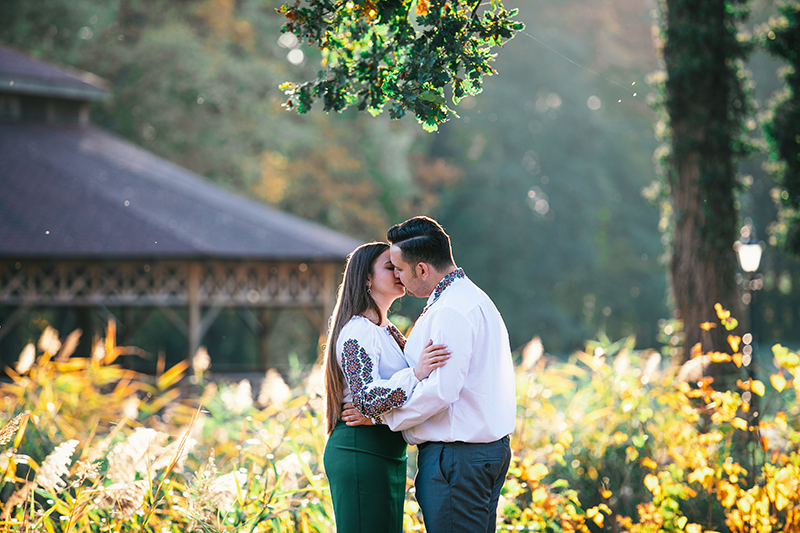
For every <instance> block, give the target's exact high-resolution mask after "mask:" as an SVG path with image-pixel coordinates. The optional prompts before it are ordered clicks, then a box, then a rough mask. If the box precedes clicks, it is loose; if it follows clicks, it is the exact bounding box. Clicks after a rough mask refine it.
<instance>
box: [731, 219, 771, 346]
mask: <svg viewBox="0 0 800 533" xmlns="http://www.w3.org/2000/svg"><path fill="white" fill-rule="evenodd" d="M740 234H741V239H740V240H738V241H736V242H735V243H734V244H733V249H734V250H736V255H737V256H738V257H739V266H741V267H742V271H743V272H744V273H745V277H744V294H743V295H742V301H743V302H744V304H745V305H746V306H747V308H748V309H747V311H748V312H747V322H748V323H747V328H748V329H749V330H750V334H751V335H752V336H753V340H752V341H751V342H752V344H753V345H755V346H756V347H757V345H756V344H755V327H754V324H753V302H752V300H753V297H754V294H755V291H757V290H758V289H760V288H761V282H760V281H761V280H760V279H753V274H755V272H756V271H757V270H758V266H759V265H760V264H761V254H762V253H763V252H764V242H763V241H759V240H758V239H756V232H755V228H753V225H752V224H750V223H747V224H745V225H744V226H742V229H741V231H740ZM748 344H750V343H748Z"/></svg>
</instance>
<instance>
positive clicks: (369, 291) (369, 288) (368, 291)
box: [367, 285, 372, 294]
mask: <svg viewBox="0 0 800 533" xmlns="http://www.w3.org/2000/svg"><path fill="white" fill-rule="evenodd" d="M367 294H372V285H367Z"/></svg>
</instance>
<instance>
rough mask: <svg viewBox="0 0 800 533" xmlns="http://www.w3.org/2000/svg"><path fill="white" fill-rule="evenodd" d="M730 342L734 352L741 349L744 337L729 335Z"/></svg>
mask: <svg viewBox="0 0 800 533" xmlns="http://www.w3.org/2000/svg"><path fill="white" fill-rule="evenodd" d="M728 344H730V346H731V349H732V350H733V351H734V352H738V351H739V346H740V345H741V344H742V338H741V337H740V336H739V335H728Z"/></svg>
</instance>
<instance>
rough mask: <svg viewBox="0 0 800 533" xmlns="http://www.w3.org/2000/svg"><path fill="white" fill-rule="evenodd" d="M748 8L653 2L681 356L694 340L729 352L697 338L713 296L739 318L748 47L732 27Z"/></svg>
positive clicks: (702, 0) (665, 204)
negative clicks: (740, 163)
mask: <svg viewBox="0 0 800 533" xmlns="http://www.w3.org/2000/svg"><path fill="white" fill-rule="evenodd" d="M748 13H749V11H748V0H726V1H722V2H721V1H718V0H662V1H661V2H660V29H661V32H660V35H659V37H658V40H657V49H658V50H659V52H660V54H661V57H662V59H663V63H664V69H665V71H664V72H663V74H662V75H661V76H656V77H654V78H653V80H654V82H655V83H656V85H658V86H659V90H660V91H661V93H660V102H659V103H660V105H661V121H660V122H659V124H658V126H657V131H658V132H659V134H660V135H661V137H662V138H663V139H664V140H665V145H664V146H663V147H662V148H661V149H660V151H659V153H658V157H659V158H660V163H661V167H660V170H661V180H662V181H661V185H660V188H658V187H657V188H658V190H657V191H656V195H655V196H656V197H658V196H660V197H661V199H662V203H661V207H662V214H663V215H664V217H665V221H664V223H663V224H662V225H663V227H664V229H665V230H666V231H667V232H668V235H669V236H670V238H669V239H668V241H667V255H668V260H669V266H668V275H669V280H670V289H671V297H672V300H673V301H672V305H673V313H674V314H675V315H676V317H677V318H679V319H681V320H682V321H683V323H684V329H685V335H686V342H685V346H686V347H687V350H686V352H685V353H684V357H688V356H689V353H688V349H689V348H691V347H692V346H694V345H695V344H696V343H698V342H701V341H703V340H705V344H706V346H705V348H706V349H707V350H709V349H715V350H727V349H729V348H728V347H727V343H726V342H725V341H724V337H725V335H724V334H723V332H721V331H718V332H716V334H715V332H714V331H711V332H710V334H709V335H703V334H702V330H701V329H700V328H699V325H700V324H702V323H705V322H713V321H714V320H715V318H716V312H715V310H714V305H715V304H716V303H720V304H722V306H723V307H724V308H726V309H729V310H731V311H732V312H733V315H734V316H740V317H741V316H742V306H741V301H740V298H739V291H738V288H737V286H736V282H735V279H736V273H737V264H736V255H735V252H734V250H733V248H732V245H733V243H734V241H735V240H736V239H737V238H738V228H739V215H738V210H737V202H736V196H737V193H738V192H739V191H740V189H741V184H740V182H739V181H738V178H737V171H736V162H737V159H739V158H742V157H744V156H747V155H750V154H751V153H752V151H753V146H752V143H750V142H749V141H748V139H747V137H746V133H747V131H748V129H750V127H754V124H752V123H751V125H750V127H748V126H747V125H746V124H747V121H748V118H750V117H751V113H752V104H751V100H750V96H749V94H748V91H749V90H750V88H749V87H748V86H747V81H746V80H747V77H746V75H745V73H744V72H743V69H742V65H743V61H744V59H745V58H746V56H747V55H748V53H749V51H750V49H751V45H750V44H749V43H748V41H747V39H746V38H745V37H743V36H742V35H741V34H740V31H741V24H742V22H743V21H744V20H745V19H746V18H747V16H748ZM704 337H705V338H704Z"/></svg>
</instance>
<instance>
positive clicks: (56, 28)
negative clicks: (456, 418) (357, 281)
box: [0, 0, 800, 370]
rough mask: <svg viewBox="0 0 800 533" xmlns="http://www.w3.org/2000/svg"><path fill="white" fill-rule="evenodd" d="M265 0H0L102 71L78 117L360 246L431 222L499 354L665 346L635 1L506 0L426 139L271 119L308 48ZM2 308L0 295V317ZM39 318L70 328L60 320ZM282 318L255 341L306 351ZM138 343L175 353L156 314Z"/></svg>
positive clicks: (243, 354)
mask: <svg viewBox="0 0 800 533" xmlns="http://www.w3.org/2000/svg"><path fill="white" fill-rule="evenodd" d="M281 3H282V2H279V1H278V0H266V1H264V0H237V1H234V0H186V1H184V2H169V1H166V0H136V1H135V2H132V1H128V0H125V1H122V0H109V1H105V0H84V1H81V2H74V1H71V0H41V1H40V2H26V1H23V0H10V1H9V2H6V4H4V6H3V14H4V15H7V16H4V17H0V42H2V43H3V44H5V45H11V46H12V47H15V48H17V49H19V50H22V51H26V52H28V53H30V54H31V55H32V56H34V57H37V58H41V59H43V60H46V61H51V62H55V63H56V64H60V65H65V66H75V67H77V68H79V69H83V70H87V71H90V72H93V73H95V74H98V75H100V76H102V77H103V78H105V79H106V80H108V81H109V85H110V98H109V99H108V100H107V101H106V102H104V103H101V104H98V105H97V106H96V107H95V108H94V109H93V110H92V119H93V120H94V121H95V122H96V123H99V124H100V125H101V126H103V127H104V128H106V129H110V130H112V131H114V132H116V133H117V134H119V135H121V136H123V137H125V138H128V139H130V140H131V141H133V142H135V143H137V144H140V145H142V146H143V147H145V148H146V149H148V150H150V151H153V152H155V153H157V154H159V155H161V156H163V157H166V158H168V159H170V160H172V161H175V162H177V163H179V164H181V165H184V166H186V167H188V168H190V169H191V170H194V171H196V172H198V173H201V174H203V175H205V176H207V177H208V178H210V179H213V180H215V181H217V182H219V183H221V184H223V185H224V186H226V187H228V188H231V189H234V190H236V191H238V192H240V193H242V194H247V195H251V196H253V197H256V198H259V199H261V200H262V201H266V202H270V203H272V204H273V205H276V206H278V207H279V208H281V209H285V210H288V211H291V212H294V213H297V214H300V215H302V216H304V217H307V218H310V219H313V220H317V221H319V222H321V223H324V224H326V225H328V226H330V227H332V228H335V229H337V230H339V231H343V232H346V233H349V234H352V235H354V236H357V237H360V238H362V239H364V240H367V239H380V238H383V237H384V236H385V228H386V227H387V225H389V224H391V223H395V222H399V221H402V220H403V219H404V218H406V217H408V216H410V215H413V214H419V213H424V214H430V215H432V216H434V217H436V218H437V219H439V220H441V221H442V222H443V223H444V224H445V227H446V228H447V229H448V231H449V232H450V234H451V235H452V237H453V239H454V246H455V254H456V261H457V262H458V263H459V265H460V266H463V267H464V268H465V269H466V270H467V272H468V274H469V276H470V277H471V278H472V279H474V280H475V281H476V282H478V283H479V285H480V286H481V287H483V288H484V289H485V290H486V291H487V292H488V293H489V295H490V296H491V297H492V298H493V299H494V300H495V302H496V303H497V305H498V307H499V308H500V310H501V311H502V313H503V316H504V318H505V319H506V322H507V324H508V326H509V334H510V336H511V342H512V345H513V346H514V347H519V346H521V345H522V344H524V343H526V342H527V341H529V340H530V339H531V337H533V336H540V337H541V338H542V341H543V342H544V346H545V349H546V350H547V351H548V352H550V353H552V354H557V355H564V356H566V355H567V354H569V353H571V352H572V351H573V350H575V349H577V348H583V347H584V345H585V344H584V343H585V341H586V339H587V338H590V337H593V336H595V335H596V334H597V333H598V331H600V330H602V331H604V332H605V333H606V334H607V335H608V336H610V337H611V338H614V339H616V338H619V337H620V336H622V335H635V336H636V340H637V345H638V346H640V347H661V345H660V343H661V341H662V340H667V339H669V337H659V330H663V331H667V330H670V329H672V331H673V332H674V329H673V325H672V324H669V323H668V322H667V321H666V320H665V319H666V318H667V317H668V316H669V310H668V309H667V307H666V306H665V304H664V295H665V294H666V281H665V276H664V270H663V266H662V265H661V264H660V262H659V260H658V259H659V257H658V256H659V255H660V254H661V253H662V252H663V245H662V241H661V239H666V237H665V236H662V235H661V234H660V233H659V229H658V227H659V218H658V213H657V212H656V211H655V210H654V209H652V208H651V207H650V206H649V205H648V204H647V202H646V201H645V200H644V199H643V198H642V196H641V190H642V189H643V188H645V187H647V186H648V184H650V183H651V182H652V181H653V180H654V179H655V177H656V176H655V170H654V167H653V163H652V154H653V151H654V150H655V149H656V147H657V145H658V142H657V140H656V139H655V137H654V135H653V122H654V120H655V116H654V114H653V111H652V110H651V109H650V108H649V107H648V106H647V105H646V103H645V97H646V93H647V92H648V91H647V89H646V88H645V87H643V85H644V82H645V78H646V74H647V73H649V72H652V71H653V70H655V69H657V68H658V62H657V58H656V55H655V53H654V51H653V48H652V38H651V27H650V24H651V22H652V20H653V19H652V17H651V14H650V11H651V9H652V6H651V4H650V0H608V1H605V2H593V1H591V0H517V1H516V3H515V7H519V9H520V12H519V14H518V15H516V16H515V17H514V19H515V20H517V19H519V21H520V22H522V23H524V24H525V27H526V28H525V30H524V31H522V32H517V36H516V37H515V38H513V39H511V40H510V41H507V42H505V44H504V46H503V49H502V50H499V53H498V55H497V57H496V58H495V60H494V62H492V63H491V65H492V66H493V68H495V69H496V71H497V73H498V74H497V75H492V76H484V77H483V79H482V84H483V87H484V89H485V90H483V91H482V92H481V93H480V94H476V95H468V96H465V97H464V98H463V99H461V100H459V102H458V104H451V103H450V102H448V107H449V108H451V109H453V110H454V111H456V113H457V115H458V117H456V116H455V115H448V116H449V117H451V119H450V120H448V121H447V122H446V123H444V124H441V125H440V128H439V130H438V131H437V132H435V133H433V134H425V133H424V132H423V131H422V128H420V127H419V126H418V125H417V124H416V123H415V121H414V120H410V119H411V117H406V118H405V119H404V120H390V117H389V113H383V114H382V115H380V116H378V117H372V116H370V115H369V114H368V113H365V112H359V111H357V105H353V106H351V107H350V108H348V109H346V110H344V111H343V112H342V113H325V112H324V110H323V105H321V104H322V102H320V103H319V104H318V105H315V107H314V109H312V110H311V111H309V112H308V113H306V114H303V115H299V114H297V113H295V112H286V111H285V108H282V107H281V104H282V103H284V102H285V101H286V97H285V94H284V93H283V91H281V90H279V89H278V85H279V84H280V83H281V82H283V81H285V80H294V81H296V82H297V83H298V84H300V83H302V82H303V80H309V79H313V78H314V77H315V76H316V73H317V72H318V71H319V69H320V68H319V67H320V63H321V61H322V60H323V59H324V56H323V54H322V52H321V51H319V50H318V49H316V48H314V47H307V46H303V43H302V42H300V41H298V40H297V39H296V38H295V36H294V35H293V34H289V33H283V34H281V31H280V29H281V26H282V25H283V24H285V23H286V18H285V17H284V16H283V15H282V14H279V13H277V12H276V8H278V7H279V6H280V4H281ZM753 5H754V6H758V5H761V8H760V9H761V12H758V13H756V15H755V16H754V18H756V16H757V17H758V21H759V22H761V21H766V20H767V18H768V17H769V16H771V15H774V14H775V10H774V6H773V5H772V4H771V3H770V2H768V1H767V0H753ZM480 9H484V7H481V8H480ZM486 9H488V7H487V8H486ZM412 11H413V8H412ZM412 18H413V15H412ZM495 51H498V49H495ZM565 56H566V57H565ZM567 58H568V59H567ZM777 66H778V65H777V63H776V62H773V61H771V60H769V58H768V57H767V56H766V55H765V54H763V53H760V52H758V53H756V54H755V55H754V56H753V57H752V58H751V60H750V62H749V63H748V68H752V69H753V72H754V76H755V78H756V79H757V81H758V85H757V89H758V90H760V91H761V92H760V93H758V97H759V99H760V100H762V101H764V100H766V99H767V98H768V97H769V95H770V94H771V93H772V92H773V91H774V90H776V89H777V88H778V87H779V86H781V85H782V84H781V83H779V80H778V79H777V77H776V76H775V69H776V68H777ZM447 91H450V89H447ZM634 93H637V96H634ZM448 94H449V92H448ZM390 106H391V104H387V108H388V107H390ZM409 114H410V113H409ZM748 165H751V166H752V168H751V169H745V170H744V172H745V173H749V174H752V175H753V177H754V184H753V186H752V187H751V188H750V189H749V190H748V191H747V192H746V193H744V194H743V195H742V196H741V198H740V201H741V203H742V212H743V213H746V214H747V215H748V216H753V219H754V222H755V223H756V225H757V227H758V228H759V230H760V231H763V230H761V228H765V227H766V226H767V224H768V223H769V222H770V221H772V220H774V217H775V205H774V203H773V202H772V200H771V198H770V196H769V189H770V187H771V185H770V183H769V181H768V180H767V179H766V178H765V177H762V175H761V173H760V167H759V166H758V165H757V164H756V163H755V162H754V163H752V164H751V163H748ZM667 199H668V198H667ZM734 207H735V206H734ZM762 265H763V269H762V272H763V275H764V280H763V281H764V291H761V293H760V295H759V297H758V299H759V305H758V309H754V310H753V311H754V313H755V312H756V311H757V312H758V314H759V315H760V316H761V320H760V324H761V325H762V326H763V330H762V332H761V335H760V337H759V338H760V339H761V341H762V342H763V343H764V344H767V343H769V341H770V340H773V339H774V340H775V341H780V342H782V343H784V344H786V343H791V342H794V343H797V342H798V341H800V328H798V327H797V324H798V323H800V291H799V290H798V289H797V288H798V287H800V266H798V265H796V264H793V263H790V262H788V261H787V260H785V259H784V258H782V257H780V256H779V255H778V254H777V253H775V251H774V250H773V249H771V248H769V249H767V250H766V251H765V256H764V259H763V260H762ZM420 304H421V302H420V301H417V300H415V299H413V298H404V299H402V300H401V301H399V302H398V303H397V305H396V307H395V309H394V310H393V312H395V313H397V314H400V315H405V316H408V317H410V318H413V317H415V316H416V313H417V312H418V311H419V310H420V307H421V305H420ZM9 312H10V311H9V310H8V309H7V308H6V309H3V308H0V320H2V319H3V316H8V313H9ZM31 318H34V317H33V316H32V317H31ZM40 318H42V319H47V320H48V321H50V322H51V323H52V324H53V325H54V326H56V327H57V328H58V329H59V330H61V331H70V330H71V329H72V328H74V324H73V323H71V322H70V318H69V315H68V314H64V313H60V312H50V311H45V310H42V311H41V316H40ZM739 318H741V315H739ZM277 320H278V323H277V324H276V326H275V331H277V332H281V333H286V336H285V339H284V340H283V341H281V342H279V341H278V339H276V338H272V339H271V340H270V342H271V343H272V346H273V347H274V350H275V354H276V357H278V358H279V359H281V358H288V356H290V355H291V354H292V353H294V354H295V355H296V356H297V357H296V360H297V361H299V363H303V362H305V361H307V360H309V359H310V358H313V357H314V355H315V352H314V347H315V345H316V342H315V339H314V338H312V337H313V335H314V334H315V332H314V331H311V330H310V329H308V328H306V329H304V324H305V319H304V318H302V317H301V316H297V315H293V314H292V313H291V312H287V313H285V314H282V315H281V316H280V317H279V318H278V319H277ZM34 322H35V323H34ZM41 324H44V320H38V321H33V320H31V321H30V325H31V327H29V328H18V330H15V333H14V335H9V336H6V337H5V338H4V339H3V341H2V343H0V352H3V353H4V354H6V353H7V354H8V355H9V356H10V357H16V356H17V355H18V354H19V351H20V350H21V349H22V346H24V345H25V343H26V342H28V340H31V339H33V340H35V339H36V338H38V333H37V331H38V329H39V326H40V325H41ZM243 324H244V323H243V321H242V319H241V318H240V317H239V316H238V315H237V314H236V313H235V312H233V311H231V312H227V311H226V312H223V313H222V314H221V315H220V317H219V318H218V319H217V321H216V322H215V324H214V326H213V327H212V328H211V329H210V330H209V332H208V334H207V335H206V338H205V339H204V340H203V342H204V343H205V344H206V346H207V347H208V349H209V352H210V353H211V354H212V357H214V358H216V357H217V356H222V357H223V358H227V359H226V361H227V362H229V364H230V367H229V368H231V369H233V367H234V366H236V365H238V366H236V368H246V367H247V364H248V361H251V360H254V358H255V354H256V351H257V350H256V347H255V344H254V341H253V340H252V338H251V335H250V334H249V333H248V332H247V330H243V329H242V328H243V327H244V328H246V326H244V325H243ZM12 337H14V338H13V339H12ZM673 340H674V339H673ZM132 342H133V343H134V344H136V345H138V346H141V347H143V348H146V349H148V350H150V351H152V352H156V351H158V350H159V349H160V348H163V349H164V350H165V352H166V353H167V356H168V357H171V354H175V355H174V356H175V357H183V354H184V353H185V346H183V345H181V342H182V341H181V337H180V335H179V334H177V333H176V332H175V331H174V330H173V327H172V326H171V324H170V323H169V322H168V321H167V320H166V319H163V320H161V317H160V316H159V314H158V313H157V312H156V313H153V314H152V315H151V318H150V319H148V322H147V323H146V324H145V326H144V327H143V329H142V330H141V335H140V336H138V337H137V338H136V339H134V341H132ZM662 349H663V350H664V351H665V353H674V352H676V351H677V350H675V347H674V346H673V345H671V344H669V345H667V346H664V347H662ZM215 368H216V369H217V370H219V369H220V367H219V366H218V365H217V363H215ZM283 369H284V368H282V370H283Z"/></svg>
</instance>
